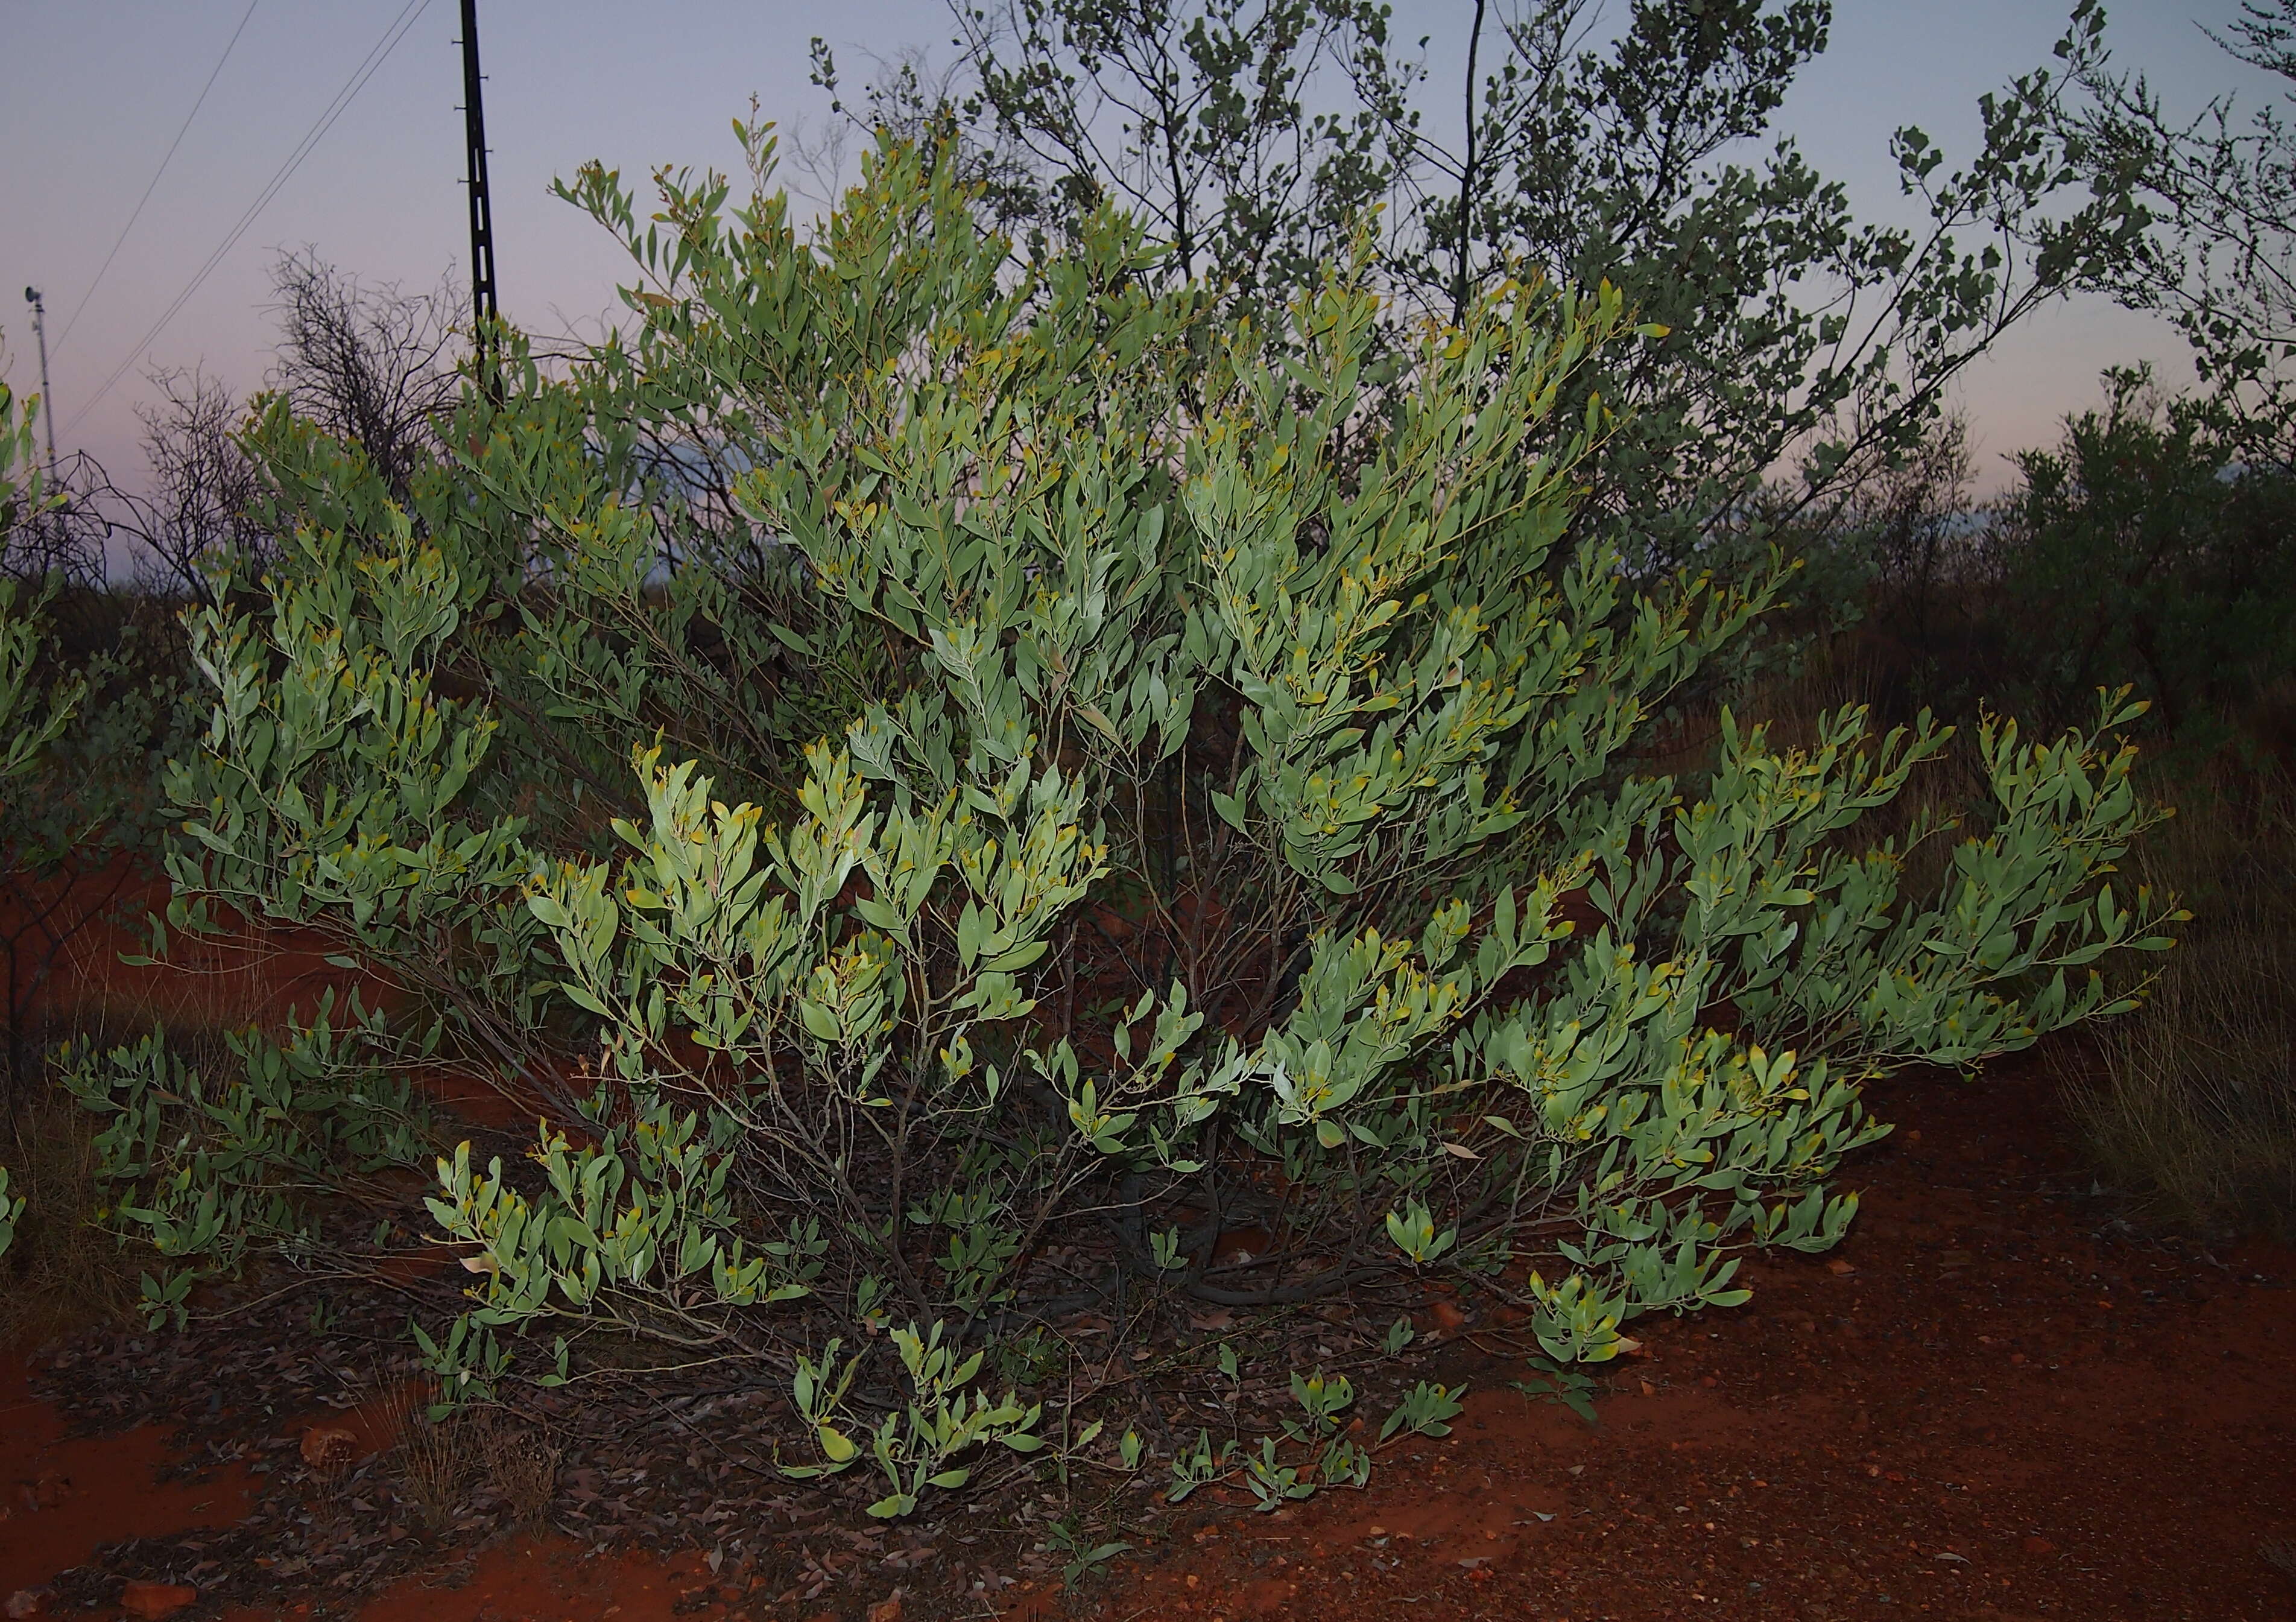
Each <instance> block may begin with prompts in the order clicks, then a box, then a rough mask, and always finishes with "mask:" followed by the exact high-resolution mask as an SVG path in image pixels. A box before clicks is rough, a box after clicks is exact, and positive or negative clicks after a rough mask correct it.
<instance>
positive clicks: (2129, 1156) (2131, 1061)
mask: <svg viewBox="0 0 2296 1622" xmlns="http://www.w3.org/2000/svg"><path fill="white" fill-rule="evenodd" d="M2176 798H2177V801H2178V807H2177V809H2178V814H2177V816H2176V817H2174V818H2173V819H2171V820H2170V821H2169V823H2167V824H2166V825H2164V826H2162V827H2161V828H2159V829H2156V830H2155V831H2153V835H2152V836H2151V838H2150V840H2148V841H2147V843H2146V845H2145V847H2144V848H2142V849H2140V850H2139V851H2138V852H2137V853H2136V855H2135V856H2134V858H2133V860H2132V862H2131V864H2130V865H2132V866H2133V867H2134V868H2135V869H2136V875H2137V877H2139V878H2140V879H2141V880H2142V881H2144V882H2147V883H2150V884H2153V885H2154V886H2156V887H2161V886H2166V887H2167V888H2169V889H2175V890H2177V892H2178V893H2179V894H2180V895H2182V896H2183V897H2184V898H2185V905H2187V906H2188V907H2190V908H2191V909H2192V911H2193V913H2194V919H2193V922H2191V923H2190V924H2189V925H2187V926H2186V929H2185V936H2184V938H2183V940H2182V942H2181V943H2180V944H2179V945H2178V946H2177V949H2176V950H2175V951H2174V952H2172V953H2170V954H2169V955H2168V958H2167V960H2166V962H2165V963H2163V964H2162V965H2161V982H2160V984H2159V986H2158V987H2156V988H2155V990H2154V992H2153V996H2152V998H2151V1000H2150V1001H2149V1003H2148V1004H2146V1006H2145V1007H2144V1009H2143V1010H2142V1011H2140V1012H2138V1013H2136V1014H2134V1015H2132V1016H2130V1017H2129V1018H2128V1019H2126V1020H2120V1021H2118V1022H2116V1023H2115V1024H2114V1025H2112V1026H2111V1027H2108V1028H2106V1029H2105V1030H2104V1032H2103V1039H2102V1042H2101V1044H2100V1045H2099V1046H2098V1047H2096V1048H2092V1049H2090V1050H2088V1051H2087V1053H2079V1052H2077V1051H2076V1052H2074V1053H2065V1054H2062V1055H2061V1057H2060V1061H2059V1064H2060V1077H2061V1079H2062V1083H2063V1086H2064V1095H2065V1101H2066V1104H2067V1108H2068V1110H2070V1112H2071V1116H2072V1118H2073V1120H2074V1122H2075V1123H2076V1124H2077V1126H2079V1129H2080V1131H2081V1133H2082V1135H2083V1136H2084V1137H2085V1138H2086V1139H2087V1146H2088V1149H2089V1151H2090V1153H2091V1155H2092V1157H2093V1158H2094V1159H2095V1162H2096V1164H2097V1166H2098V1167H2099V1168H2100V1170H2101V1171H2102V1172H2103V1175H2104V1176H2105V1177H2106V1178H2107V1179H2108V1180H2110V1181H2111V1183H2112V1184H2113V1185H2114V1186H2115V1187H2116V1188H2118V1189H2120V1191H2122V1192H2125V1193H2127V1194H2128V1196H2129V1197H2130V1198H2131V1199H2132V1200H2133V1202H2134V1205H2135V1208H2136V1213H2137V1215H2138V1216H2140V1217H2142V1218H2143V1219H2144V1220H2146V1221H2148V1222H2150V1223H2153V1224H2154V1225H2161V1226H2165V1227H2172V1228H2181V1229H2185V1230H2187V1231H2191V1232H2194V1233H2202V1234H2209V1235H2224V1234H2232V1233H2259V1232H2261V1233H2270V1234H2273V1235H2275V1236H2277V1237H2281V1238H2290V1237H2296V1072H2292V1068H2291V1066H2292V1059H2296V782H2291V781H2290V779H2289V778H2288V777H2287V776H2286V775H2285V774H2284V773H2278V772H2275V773H2271V774H2264V775H2260V776H2259V775H2251V776H2250V777H2248V779H2247V780H2246V781H2245V782H2242V783H2239V784H2237V785H2228V784H2227V783H2226V782H2224V781H2222V780H2217V781H2210V780H2208V779H2202V781H2200V782H2195V783H2192V784H2189V785H2186V786H2185V787H2184V788H2183V789H2182V790H2181V791H2179V792H2178V793H2177V797H2176Z"/></svg>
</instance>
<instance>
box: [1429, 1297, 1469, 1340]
mask: <svg viewBox="0 0 2296 1622" xmlns="http://www.w3.org/2000/svg"><path fill="white" fill-rule="evenodd" d="M1427 1315H1428V1316H1429V1317H1431V1318H1432V1319H1434V1320H1435V1327H1436V1328H1437V1329H1439V1330H1440V1331H1443V1333H1445V1334H1449V1333H1450V1332H1451V1331H1454V1330H1456V1329H1460V1328H1463V1327H1464V1325H1465V1323H1466V1322H1467V1315H1466V1314H1465V1313H1464V1312H1461V1311H1460V1310H1459V1306H1458V1303H1457V1302H1456V1301H1445V1300H1436V1301H1433V1302H1431V1303H1430V1304H1429V1306H1428V1308H1427Z"/></svg>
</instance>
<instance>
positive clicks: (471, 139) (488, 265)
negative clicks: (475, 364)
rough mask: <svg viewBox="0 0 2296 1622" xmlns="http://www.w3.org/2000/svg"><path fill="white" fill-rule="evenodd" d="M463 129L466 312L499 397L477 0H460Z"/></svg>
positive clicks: (492, 392) (487, 382) (484, 378)
mask: <svg viewBox="0 0 2296 1622" xmlns="http://www.w3.org/2000/svg"><path fill="white" fill-rule="evenodd" d="M462 44H463V136H464V140H465V143H466V144H467V145H468V147H469V152H468V154H467V156H468V159H469V162H470V183H469V184H470V188H471V316H472V320H473V326H472V338H473V341H474V343H475V344H476V347H477V349H478V358H479V377H480V381H481V383H482V384H483V386H484V387H485V389H486V391H487V397H488V398H489V399H499V398H501V397H502V379H501V377H500V375H499V374H498V373H496V369H495V354H494V332H495V325H496V323H497V322H498V321H500V320H501V318H502V312H501V310H500V308H499V307H497V306H496V302H495V214H494V200H493V199H492V197H490V196H489V195H488V191H487V118H486V111H485V107H484V104H483V102H482V100H481V94H482V93H481V91H480V74H479V0H463V41H462Z"/></svg>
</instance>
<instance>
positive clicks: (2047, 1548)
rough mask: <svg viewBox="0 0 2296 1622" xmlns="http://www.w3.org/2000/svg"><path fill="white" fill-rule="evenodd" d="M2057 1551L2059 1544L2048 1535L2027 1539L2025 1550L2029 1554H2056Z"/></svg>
mask: <svg viewBox="0 0 2296 1622" xmlns="http://www.w3.org/2000/svg"><path fill="white" fill-rule="evenodd" d="M2025 1552H2026V1553H2028V1554H2054V1553H2055V1552H2057V1545H2056V1544H2053V1543H2051V1542H2050V1541H2049V1540H2048V1539H2047V1538H2046V1537H2029V1538H2027V1539H2026V1540H2025Z"/></svg>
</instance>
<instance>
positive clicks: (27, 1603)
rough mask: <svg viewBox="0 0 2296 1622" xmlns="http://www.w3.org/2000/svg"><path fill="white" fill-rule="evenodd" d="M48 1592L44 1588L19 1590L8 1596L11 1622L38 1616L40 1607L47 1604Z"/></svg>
mask: <svg viewBox="0 0 2296 1622" xmlns="http://www.w3.org/2000/svg"><path fill="white" fill-rule="evenodd" d="M47 1599H48V1595H47V1591H46V1590H45V1589H44V1588H19V1589H18V1590H16V1592H15V1593H12V1594H10V1595H9V1596H8V1615H9V1618H10V1622H14V1619H15V1618H20V1617H37V1616H38V1615H39V1614H40V1607H41V1606H43V1605H45V1604H46V1603H47Z"/></svg>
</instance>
